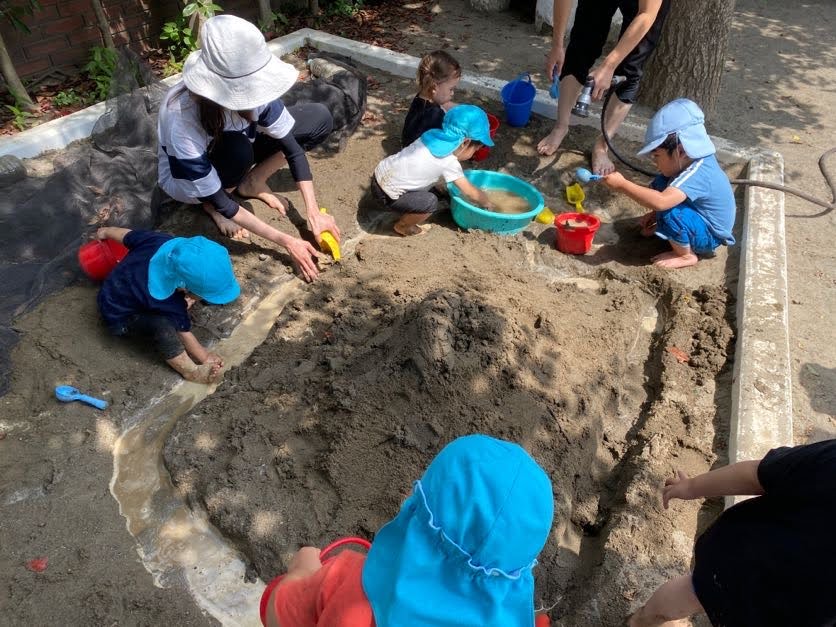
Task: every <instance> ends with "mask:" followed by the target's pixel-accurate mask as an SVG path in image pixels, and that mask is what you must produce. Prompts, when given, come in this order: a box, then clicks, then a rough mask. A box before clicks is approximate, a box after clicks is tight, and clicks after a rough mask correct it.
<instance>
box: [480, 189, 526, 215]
mask: <svg viewBox="0 0 836 627" xmlns="http://www.w3.org/2000/svg"><path fill="white" fill-rule="evenodd" d="M485 193H486V194H487V195H488V198H489V199H490V201H491V202H492V203H493V209H491V211H493V212H495V213H527V212H529V211H531V205H530V204H529V203H528V201H527V200H526V199H525V198H523V197H522V196H520V195H519V194H513V193H511V192H507V191H505V190H502V189H486V190H485Z"/></svg>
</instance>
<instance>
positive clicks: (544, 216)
mask: <svg viewBox="0 0 836 627" xmlns="http://www.w3.org/2000/svg"><path fill="white" fill-rule="evenodd" d="M534 219H535V220H537V222H539V223H540V224H554V212H553V211H552V210H551V209H549V208H548V207H543V210H542V211H541V212H540V213H538V214H537V217H536V218H534Z"/></svg>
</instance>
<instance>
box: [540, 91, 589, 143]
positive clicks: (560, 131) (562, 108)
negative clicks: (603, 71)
mask: <svg viewBox="0 0 836 627" xmlns="http://www.w3.org/2000/svg"><path fill="white" fill-rule="evenodd" d="M581 89H583V85H581V84H580V83H579V82H578V81H577V79H576V78H575V77H574V76H571V75H569V76H564V77H563V79H562V80H561V81H560V98H558V99H557V120H555V123H554V128H553V129H552V132H551V133H549V134H548V135H546V136H545V137H544V138H543V139H541V140H540V143H539V144H537V152H539V153H540V154H541V155H544V156H546V157H548V156H550V155H553V154H554V153H556V152H557V149H558V148H560V144H561V143H562V142H563V138H564V137H566V133H568V132H569V118H571V116H572V107H574V106H575V101H576V100H577V99H578V96H579V95H580V93H581Z"/></svg>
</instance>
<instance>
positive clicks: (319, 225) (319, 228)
mask: <svg viewBox="0 0 836 627" xmlns="http://www.w3.org/2000/svg"><path fill="white" fill-rule="evenodd" d="M308 228H310V229H311V232H312V233H313V235H314V239H315V240H316V241H317V242H319V241H320V240H322V232H323V231H330V232H331V235H333V236H334V239H336V240H337V241H338V242H339V241H340V227H338V226H337V222H336V221H335V220H334V216H332V215H329V214H327V213H321V212H319V211H313V210H309V211H308Z"/></svg>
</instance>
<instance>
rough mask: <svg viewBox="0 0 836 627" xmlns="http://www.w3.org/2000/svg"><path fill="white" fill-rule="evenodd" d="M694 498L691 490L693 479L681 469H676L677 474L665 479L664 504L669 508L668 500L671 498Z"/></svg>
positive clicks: (687, 499) (686, 499)
mask: <svg viewBox="0 0 836 627" xmlns="http://www.w3.org/2000/svg"><path fill="white" fill-rule="evenodd" d="M693 498H694V495H693V491H692V490H691V480H690V479H689V478H688V475H686V474H685V473H684V472H682V471H681V470H677V471H676V476H675V477H671V478H670V479H665V487H664V488H662V506H663V507H664V508H665V509H668V502H669V501H670V500H671V499H682V500H685V501H689V500H691V499H693Z"/></svg>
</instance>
